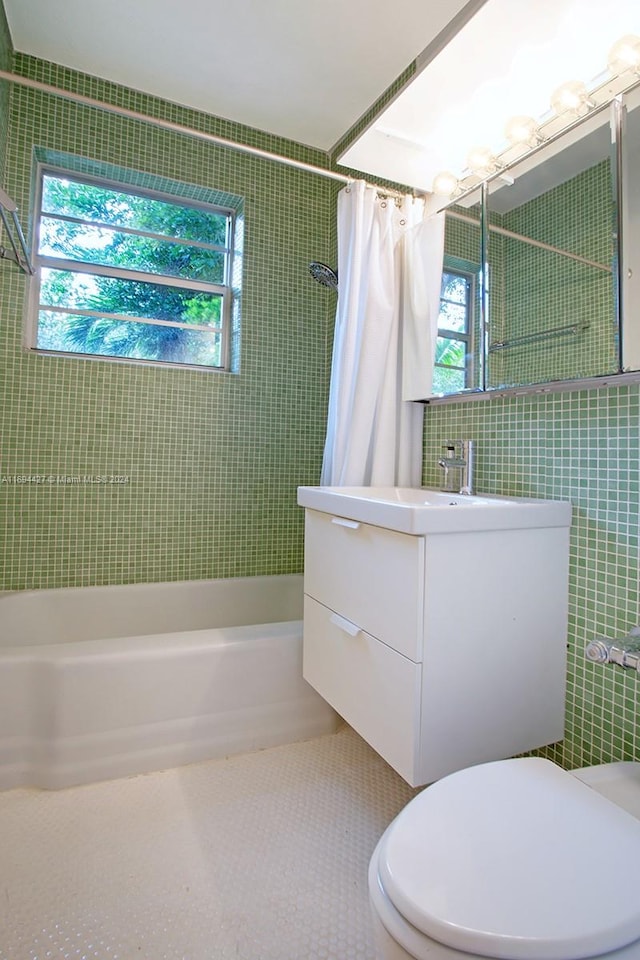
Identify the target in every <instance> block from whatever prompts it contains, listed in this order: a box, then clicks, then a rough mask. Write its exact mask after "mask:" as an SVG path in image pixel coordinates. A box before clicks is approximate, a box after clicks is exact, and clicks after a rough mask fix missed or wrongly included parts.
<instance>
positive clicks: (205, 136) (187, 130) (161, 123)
mask: <svg viewBox="0 0 640 960" xmlns="http://www.w3.org/2000/svg"><path fill="white" fill-rule="evenodd" d="M0 80H8V81H9V83H15V84H18V86H21V87H28V88H29V89H30V90H38V91H39V92H40V93H47V94H50V95H51V96H53V97H62V98H63V99H64V100H70V101H71V102H72V103H78V104H81V105H82V106H85V107H94V108H95V109H96V110H104V111H106V112H107V113H113V114H116V115H117V116H119V117H125V118H126V119H128V120H139V121H140V122H142V123H150V124H152V125H153V126H156V127H161V128H162V129H163V130H169V131H170V132H171V133H180V134H183V135H184V136H187V137H194V138H196V139H197V140H204V141H205V142H206V143H213V144H215V145H216V146H219V147H226V148H227V149H229V150H235V151H236V152H238V153H247V154H250V155H251V156H253V157H259V158H260V159H261V160H272V161H273V162H274V163H281V164H285V165H286V166H288V167H294V168H295V169H296V170H305V171H306V172H307V173H315V174H316V175H317V176H320V177H329V178H330V179H331V180H339V181H341V182H342V183H353V181H354V179H355V178H354V177H349V176H347V175H346V174H344V173H338V172H337V171H334V170H326V169H325V168H324V167H316V166H314V165H313V164H311V163H304V161H302V160H293V159H292V158H290V157H284V156H282V155H281V154H279V153H271V152H270V151H269V150H261V149H260V148H259V147H251V146H249V145H248V144H244V143H237V142H236V141H235V140H227V139H226V138H225V137H218V136H217V135H216V134H214V133H206V132H205V131H204V130H195V129H194V128H193V127H185V126H183V125H182V124H180V123H173V122H172V121H171V120H163V119H162V118H161V117H152V116H149V114H146V113H139V112H138V111H137V110H129V109H128V107H118V106H116V105H115V104H111V103H106V102H105V101H103V100H94V99H93V97H87V96H85V95H84V94H82V93H72V92H71V91H69V90H63V89H61V88H60V87H53V86H51V85H50V84H48V83H42V82H41V81H40V80H31V79H30V78H29V77H21V76H20V75H19V74H15V73H9V72H8V71H6V70H0ZM370 186H377V184H370ZM378 189H379V190H380V191H381V192H382V193H384V194H385V196H390V197H400V196H402V194H400V193H397V192H396V191H395V190H387V188H386V187H380V186H378Z"/></svg>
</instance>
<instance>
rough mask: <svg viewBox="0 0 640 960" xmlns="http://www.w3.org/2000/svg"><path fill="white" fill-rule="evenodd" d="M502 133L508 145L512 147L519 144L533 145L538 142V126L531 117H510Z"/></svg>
mask: <svg viewBox="0 0 640 960" xmlns="http://www.w3.org/2000/svg"><path fill="white" fill-rule="evenodd" d="M504 132H505V136H506V138H507V140H508V141H509V143H512V144H513V145H514V146H517V145H518V144H521V143H522V144H528V145H533V144H536V143H538V141H539V140H540V135H539V133H538V124H537V122H536V121H535V120H534V119H533V117H512V118H511V120H509V122H508V123H507V125H506V127H505V131H504Z"/></svg>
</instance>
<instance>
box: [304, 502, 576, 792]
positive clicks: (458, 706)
mask: <svg viewBox="0 0 640 960" xmlns="http://www.w3.org/2000/svg"><path fill="white" fill-rule="evenodd" d="M301 489H304V488H301ZM307 489H313V488H307ZM300 502H302V500H301V501H300ZM563 506H567V507H568V505H563ZM463 509H467V508H466V507H464V508H463ZM564 516H565V519H564V521H563V522H562V523H560V524H558V525H548V526H542V527H538V526H528V527H518V528H515V529H472V530H456V531H455V532H436V533H425V534H421V535H414V534H408V533H403V532H399V531H397V530H391V529H386V528H384V527H381V526H377V525H375V524H372V523H368V522H363V521H361V520H354V519H353V518H352V517H345V516H341V515H340V514H339V513H327V512H324V511H320V510H316V509H310V508H309V507H307V510H306V522H305V571H304V590H305V601H304V643H303V649H304V659H303V673H304V677H305V679H306V680H307V681H308V682H309V683H310V684H311V686H313V687H314V688H315V689H316V690H317V691H318V692H319V693H320V694H321V695H322V696H323V697H324V698H325V699H326V700H327V701H328V702H329V703H330V704H331V705H332V706H333V707H334V709H335V710H337V712H338V713H339V714H340V715H341V716H342V717H344V719H345V720H346V721H347V723H349V724H350V725H351V726H352V727H353V728H354V729H355V730H356V731H357V732H358V733H359V734H360V735H361V736H362V737H363V738H364V739H365V740H366V741H367V742H368V743H369V744H370V745H371V746H372V747H373V748H374V749H375V750H376V751H377V752H378V753H379V754H380V755H381V756H382V757H384V759H385V760H386V761H387V762H388V763H389V764H390V765H391V766H392V767H394V769H395V770H397V772H398V773H399V774H400V775H401V776H402V777H404V779H405V780H407V781H408V782H409V783H410V784H412V785H414V786H416V785H419V784H424V783H430V782H432V781H433V780H436V779H438V778H439V777H442V776H444V775H445V774H447V773H450V772H452V771H454V770H457V769H460V768H462V767H465V766H469V765H470V764H474V763H480V762H484V761H488V760H497V759H501V758H503V757H508V756H513V755H514V754H517V753H521V752H523V751H526V750H531V749H534V748H535V747H539V746H542V745H543V744H548V743H552V742H554V741H557V740H559V739H561V738H562V736H563V726H564V696H565V651H566V619H567V577H568V533H569V525H568V522H567V521H566V512H565V515H564ZM569 516H570V508H569ZM501 524H503V521H500V523H499V524H498V525H499V526H500V525H501ZM459 525H460V524H459V518H458V526H459ZM472 525H475V526H476V527H477V526H478V521H477V518H476V517H474V518H473V521H472ZM486 525H487V524H485V526H486ZM488 525H489V527H491V525H492V524H491V522H490V521H489V522H488ZM463 526H464V524H463ZM480 526H482V524H480Z"/></svg>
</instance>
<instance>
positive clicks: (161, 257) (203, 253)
mask: <svg viewBox="0 0 640 960" xmlns="http://www.w3.org/2000/svg"><path fill="white" fill-rule="evenodd" d="M38 252H39V253H40V254H42V255H43V256H47V257H64V258H65V259H66V260H77V261H79V262H84V263H102V264H105V265H106V266H110V267H121V268H122V269H128V270H139V271H141V272H142V273H156V274H162V275H164V276H169V277H184V278H185V279H191V280H206V281H208V282H210V283H219V284H222V283H224V267H225V254H224V253H218V252H216V251H215V250H207V249H203V248H202V247H195V246H185V245H183V244H177V243H170V242H167V241H163V240H162V239H157V240H156V239H154V238H152V237H140V236H137V235H133V234H126V233H119V232H117V231H114V230H107V229H104V228H100V227H94V226H90V225H87V224H83V223H69V222H68V221H66V220H54V219H52V218H51V217H43V218H42V219H41V221H40V247H39V251H38Z"/></svg>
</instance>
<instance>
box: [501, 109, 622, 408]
mask: <svg viewBox="0 0 640 960" xmlns="http://www.w3.org/2000/svg"><path fill="white" fill-rule="evenodd" d="M611 114H612V110H611V108H606V109H604V110H601V111H600V112H599V113H598V114H596V115H594V116H590V117H587V118H586V119H585V120H584V121H583V122H582V123H580V124H579V125H578V126H577V127H576V128H574V129H572V130H569V131H568V132H567V133H566V134H564V135H563V136H562V137H560V138H559V139H558V140H556V141H554V142H553V143H550V144H549V145H547V146H545V147H544V148H542V149H541V150H539V151H537V152H536V153H535V155H533V156H530V157H529V158H527V159H525V160H523V161H521V162H520V163H518V164H516V165H515V166H514V167H512V168H510V170H509V178H508V179H507V178H505V179H502V178H497V179H494V180H493V181H492V182H491V183H490V184H489V189H488V198H487V217H488V245H487V249H488V254H487V261H488V292H489V311H488V312H489V326H488V334H489V335H488V344H487V351H488V356H487V364H488V366H487V388H488V389H500V388H503V389H504V388H508V387H513V386H522V385H527V384H536V383H549V382H553V381H557V380H573V379H583V378H587V377H597V376H601V375H603V374H613V373H617V372H618V371H619V359H618V332H617V317H616V302H617V298H616V289H617V266H616V264H617V258H616V177H615V173H616V157H615V127H614V128H613V129H612V123H611Z"/></svg>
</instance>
